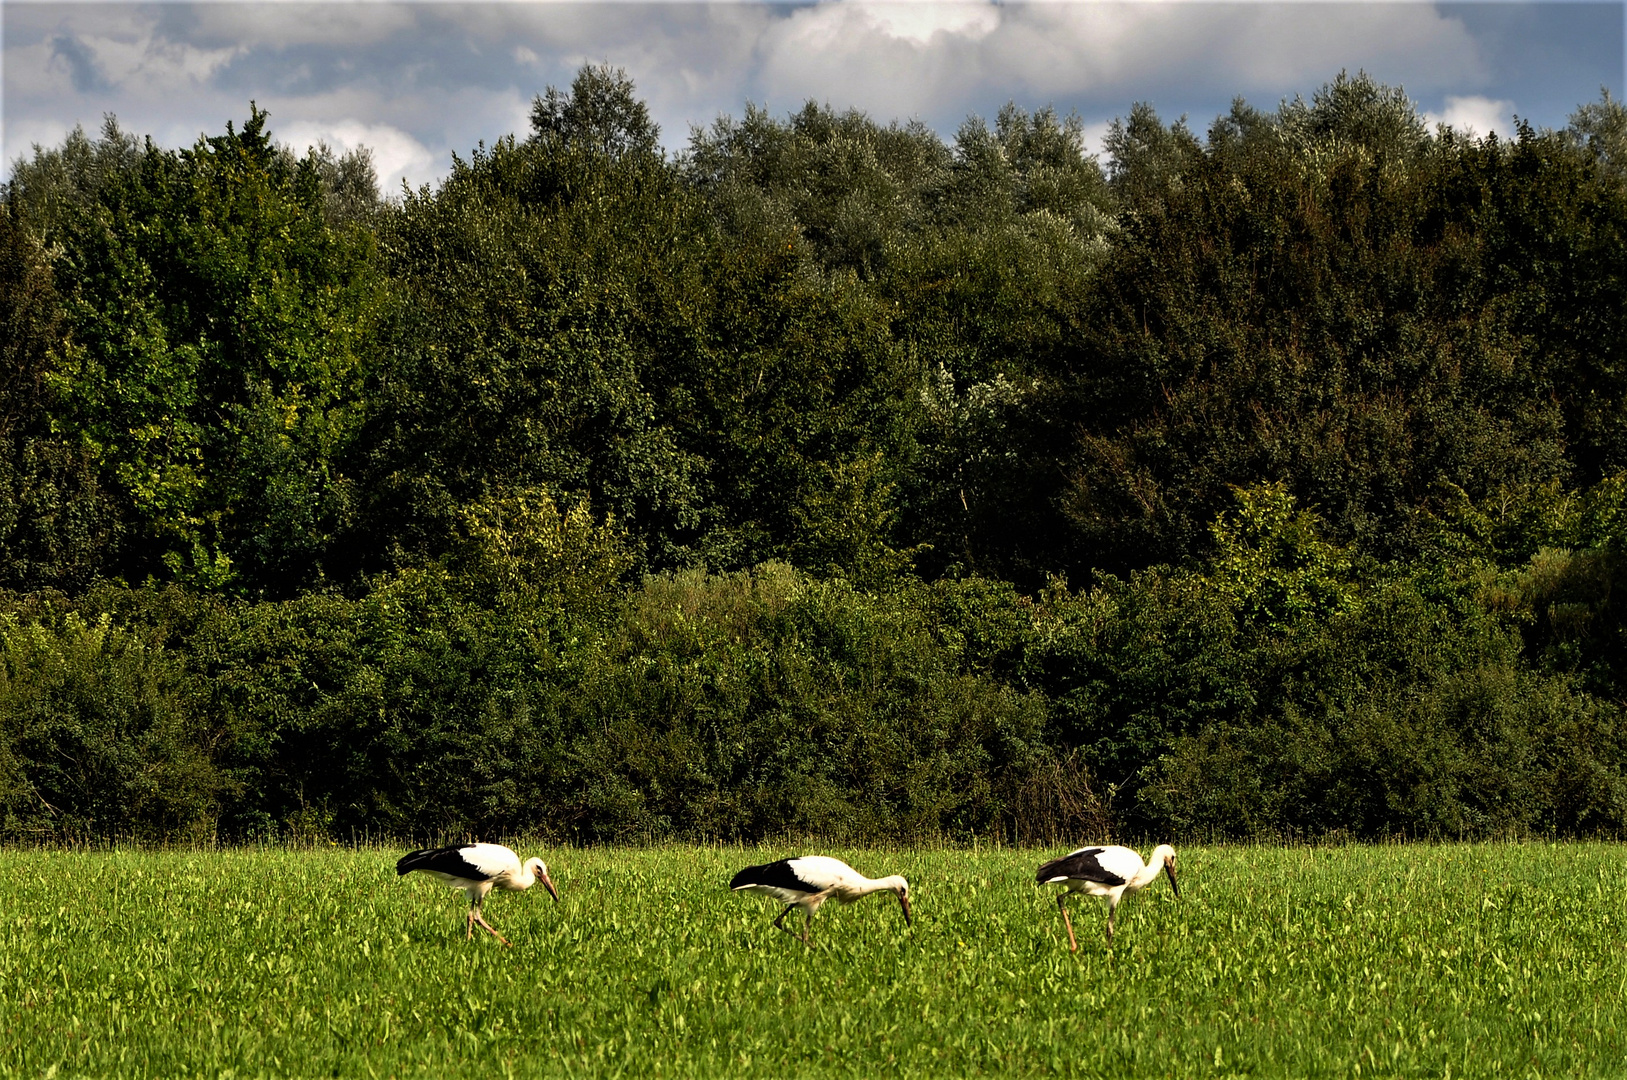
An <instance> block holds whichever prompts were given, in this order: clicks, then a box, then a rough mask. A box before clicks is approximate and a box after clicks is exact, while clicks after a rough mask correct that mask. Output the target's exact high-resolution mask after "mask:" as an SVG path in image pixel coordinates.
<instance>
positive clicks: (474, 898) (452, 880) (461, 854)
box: [395, 844, 559, 945]
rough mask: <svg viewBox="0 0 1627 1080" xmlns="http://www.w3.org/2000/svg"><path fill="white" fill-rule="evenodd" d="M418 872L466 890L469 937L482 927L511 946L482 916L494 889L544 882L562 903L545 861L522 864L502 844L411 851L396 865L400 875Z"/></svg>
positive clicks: (549, 893)
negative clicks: (485, 904) (484, 901)
mask: <svg viewBox="0 0 1627 1080" xmlns="http://www.w3.org/2000/svg"><path fill="white" fill-rule="evenodd" d="M414 870H422V871H423V872H424V873H426V874H428V875H429V876H430V877H432V878H436V879H437V880H439V881H441V882H443V883H445V884H446V885H449V886H451V887H452V888H454V889H462V890H463V893H464V895H465V896H467V897H468V898H469V918H468V920H467V924H466V929H467V931H468V932H467V933H466V934H465V935H464V937H466V938H468V937H473V936H474V932H475V926H476V924H479V925H480V926H481V927H482V928H484V929H485V930H487V931H488V932H489V933H490V934H491V935H492V936H493V937H495V938H496V939H497V940H498V941H501V942H502V943H503V944H504V945H507V944H508V943H509V941H508V938H506V937H504V936H503V935H502V934H499V933H498V932H497V931H496V930H494V929H492V925H491V923H489V922H487V921H486V919H485V916H483V915H481V914H480V902H481V901H482V900H484V899H486V894H487V893H489V892H491V891H492V889H494V888H496V889H513V890H516V891H519V890H524V889H529V888H530V887H531V886H533V885H535V884H536V883H537V882H539V881H540V882H542V886H543V888H545V889H547V890H548V895H550V896H552V897H553V898H554V900H555V901H558V900H559V891H558V890H557V889H555V888H554V883H553V881H551V880H550V879H549V877H548V867H547V866H545V865H544V864H543V861H542V860H541V859H527V860H526V861H525V862H524V863H521V862H520V857H519V856H518V855H516V854H514V852H513V851H511V850H510V849H508V848H506V847H504V846H503V845H502V844H454V845H452V846H451V847H440V848H424V849H422V850H419V851H409V852H407V853H406V854H405V855H403V856H401V858H400V860H399V861H397V862H396V864H395V872H396V873H397V874H410V873H412V872H413V871H414Z"/></svg>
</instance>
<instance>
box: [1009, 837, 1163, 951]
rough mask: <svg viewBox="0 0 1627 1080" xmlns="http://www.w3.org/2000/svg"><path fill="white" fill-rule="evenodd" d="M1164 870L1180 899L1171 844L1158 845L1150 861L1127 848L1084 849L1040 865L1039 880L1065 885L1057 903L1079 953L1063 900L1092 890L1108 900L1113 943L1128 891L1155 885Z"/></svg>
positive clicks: (1109, 934) (1109, 933)
mask: <svg viewBox="0 0 1627 1080" xmlns="http://www.w3.org/2000/svg"><path fill="white" fill-rule="evenodd" d="M1161 872H1162V873H1167V874H1169V887H1170V888H1171V889H1174V890H1175V898H1176V899H1177V900H1179V899H1180V898H1181V890H1180V887H1179V886H1178V885H1176V884H1175V849H1174V848H1172V847H1170V846H1169V845H1168V844H1160V845H1158V847H1157V848H1155V849H1154V850H1153V853H1152V859H1151V860H1150V861H1148V862H1146V863H1143V862H1142V861H1141V856H1140V855H1137V854H1136V853H1135V852H1134V851H1132V850H1130V849H1129V848H1127V847H1084V848H1080V849H1079V850H1077V851H1070V852H1069V853H1068V854H1066V855H1064V856H1062V858H1060V859H1052V860H1051V861H1050V862H1048V863H1046V864H1045V865H1044V866H1042V867H1040V868H1039V873H1038V874H1037V875H1036V876H1035V880H1036V881H1038V883H1039V884H1041V885H1061V886H1063V887H1064V888H1063V890H1062V891H1061V892H1059V893H1058V894H1057V896H1056V906H1057V910H1059V911H1061V912H1062V925H1064V926H1066V927H1067V928H1068V948H1069V949H1070V950H1072V951H1073V952H1078V951H1079V943H1078V942H1077V941H1075V940H1074V936H1073V923H1072V922H1071V921H1070V920H1069V919H1068V909H1067V907H1066V906H1064V905H1063V903H1062V901H1063V900H1065V899H1067V897H1068V895H1069V894H1070V893H1076V892H1082V893H1089V894H1090V895H1091V896H1100V897H1102V898H1103V899H1104V900H1106V901H1107V943H1108V944H1109V945H1111V944H1113V912H1114V911H1116V910H1117V909H1118V906H1119V900H1120V899H1122V898H1123V896H1124V894H1125V893H1134V892H1140V891H1141V890H1142V889H1143V888H1145V887H1146V886H1148V885H1150V884H1152V881H1153V879H1154V878H1156V877H1157V876H1158V875H1159V873H1161Z"/></svg>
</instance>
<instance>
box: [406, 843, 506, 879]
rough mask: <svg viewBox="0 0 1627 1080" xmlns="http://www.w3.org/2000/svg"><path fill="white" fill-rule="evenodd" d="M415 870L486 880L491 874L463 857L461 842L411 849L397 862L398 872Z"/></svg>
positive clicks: (408, 872) (407, 872)
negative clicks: (447, 845) (446, 845)
mask: <svg viewBox="0 0 1627 1080" xmlns="http://www.w3.org/2000/svg"><path fill="white" fill-rule="evenodd" d="M414 870H433V871H434V872H435V873H437V874H451V875H452V876H453V877H460V878H467V879H468V880H470V881H485V880H486V879H487V878H488V877H490V876H491V875H490V874H487V873H486V872H485V871H483V870H481V869H480V867H478V866H476V865H475V864H474V863H472V862H470V861H469V860H467V859H465V858H464V857H463V845H461V844H453V845H452V846H450V847H438V848H423V849H421V850H419V851H409V852H407V853H406V854H405V855H403V856H401V858H400V859H399V860H397V862H396V864H395V872H396V873H397V874H410V873H412V871H414Z"/></svg>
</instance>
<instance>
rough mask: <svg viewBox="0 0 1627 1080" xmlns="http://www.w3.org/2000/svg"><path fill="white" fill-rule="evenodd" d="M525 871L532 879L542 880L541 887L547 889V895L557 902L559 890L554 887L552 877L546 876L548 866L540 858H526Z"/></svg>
mask: <svg viewBox="0 0 1627 1080" xmlns="http://www.w3.org/2000/svg"><path fill="white" fill-rule="evenodd" d="M525 872H526V873H527V874H529V875H530V876H531V878H532V879H533V880H534V881H540V882H542V887H543V888H545V889H547V890H548V895H549V896H551V897H553V898H554V902H555V903H558V902H559V890H558V889H556V888H554V882H553V879H552V878H550V877H549V876H548V867H547V865H546V864H545V863H544V862H543V861H542V860H541V859H527V860H526V861H525Z"/></svg>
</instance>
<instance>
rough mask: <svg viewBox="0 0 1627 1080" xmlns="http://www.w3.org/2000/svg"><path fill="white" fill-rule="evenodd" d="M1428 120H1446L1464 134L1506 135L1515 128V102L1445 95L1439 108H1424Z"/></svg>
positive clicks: (1446, 123) (1442, 121) (1443, 122)
mask: <svg viewBox="0 0 1627 1080" xmlns="http://www.w3.org/2000/svg"><path fill="white" fill-rule="evenodd" d="M1424 119H1426V120H1428V121H1429V122H1430V123H1431V124H1445V125H1446V126H1448V127H1452V128H1456V129H1457V130H1458V131H1461V132H1463V133H1464V134H1465V135H1478V136H1486V135H1490V134H1492V133H1493V132H1496V133H1498V134H1501V135H1504V136H1506V135H1508V134H1509V133H1510V132H1512V131H1513V130H1514V103H1513V102H1512V101H1505V100H1502V99H1498V100H1493V99H1491V98H1486V97H1477V96H1470V97H1458V96H1456V95H1448V96H1447V98H1446V108H1445V109H1444V110H1442V111H1441V112H1438V113H1436V112H1426V113H1424Z"/></svg>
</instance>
